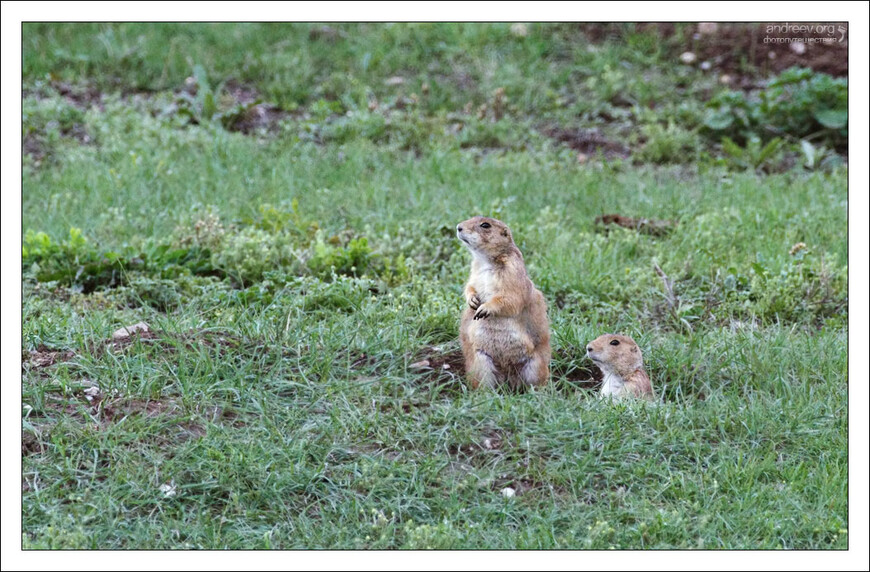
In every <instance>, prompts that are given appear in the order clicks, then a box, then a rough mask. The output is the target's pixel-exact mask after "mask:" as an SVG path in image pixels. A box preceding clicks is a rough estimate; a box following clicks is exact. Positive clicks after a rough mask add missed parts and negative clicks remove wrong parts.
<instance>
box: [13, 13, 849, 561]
mask: <svg viewBox="0 0 870 572" xmlns="http://www.w3.org/2000/svg"><path fill="white" fill-rule="evenodd" d="M331 26H332V25H331ZM332 28H333V31H334V32H335V33H336V34H337V35H336V36H335V37H334V38H329V37H325V36H323V35H320V36H317V34H315V36H316V37H312V36H310V35H309V30H311V29H319V26H314V25H311V26H309V25H305V26H293V27H286V26H284V27H280V26H273V25H239V26H219V25H192V26H187V25H186V26H184V27H180V26H177V25H176V26H172V25H165V26H164V25H160V26H157V25H152V26H148V25H116V26H110V25H74V26H70V25H48V24H45V25H26V26H25V27H24V87H25V90H26V94H25V98H24V101H23V108H24V136H25V141H26V143H25V149H28V148H29V147H28V143H27V141H30V144H31V145H33V147H32V148H33V149H36V151H35V152H33V153H26V154H25V158H24V174H23V188H24V193H23V197H22V199H23V227H24V229H25V230H28V229H29V230H31V231H34V232H44V233H45V237H44V239H42V238H41V239H35V238H33V237H34V236H35V235H33V234H31V235H30V238H29V239H28V240H29V241H30V242H28V243H27V244H28V245H29V246H28V249H29V250H28V252H27V253H25V254H26V256H25V258H24V260H25V265H24V268H23V270H24V283H23V288H24V305H23V309H22V311H23V324H24V326H23V335H22V340H23V341H22V345H23V348H22V349H23V350H24V352H25V356H24V357H23V369H22V399H23V403H24V412H23V415H22V427H23V442H22V455H23V474H22V487H23V491H24V492H23V498H24V501H23V515H22V516H23V529H24V537H23V544H24V546H25V548H102V549H106V548H167V549H168V548H194V547H196V548H236V549H241V548H245V549H258V548H506V549H510V548H593V549H607V548H611V547H614V548H623V549H628V548H733V549H764V548H798V549H820V548H833V549H845V548H846V546H847V542H848V531H847V530H846V528H847V522H848V518H847V517H848V515H847V502H846V492H847V484H848V483H847V474H848V464H847V417H846V415H847V405H848V402H847V397H846V392H845V391H844V387H845V384H846V382H847V381H848V373H847V354H846V343H847V333H848V328H847V324H848V315H847V310H846V305H847V302H848V298H847V288H846V281H847V278H848V256H847V247H848V244H847V239H846V232H845V229H846V220H847V219H846V216H847V215H846V200H847V194H846V193H847V178H848V172H847V170H846V168H845V167H842V166H835V167H834V168H831V169H818V170H811V169H809V168H803V167H801V166H800V164H798V165H796V166H793V165H792V166H789V165H788V164H787V162H786V163H784V164H783V165H782V166H780V167H777V168H773V169H768V170H758V171H756V170H754V169H750V170H744V169H742V168H736V167H735V166H734V165H733V164H732V163H729V162H728V161H727V160H724V159H723V158H722V157H720V156H719V154H718V152H717V148H716V146H715V145H716V144H715V142H713V143H711V142H710V140H709V139H706V138H705V137H706V135H703V131H702V130H701V128H700V127H699V125H700V117H701V115H702V112H703V109H704V99H703V93H704V90H705V89H712V86H714V85H715V81H713V80H711V79H710V78H709V77H708V76H706V75H704V74H702V73H700V72H698V71H697V70H694V69H688V68H685V67H684V66H675V65H674V64H673V63H669V62H671V58H672V56H671V54H670V52H669V47H668V44H667V42H662V41H657V40H656V39H655V38H651V37H650V36H649V35H647V34H645V33H640V32H637V33H635V32H633V31H631V30H629V31H628V32H627V34H626V38H628V39H627V40H625V41H621V42H614V43H603V44H600V45H597V46H596V49H595V50H594V51H592V50H589V49H588V46H589V44H588V42H586V41H584V40H583V38H582V34H581V33H580V32H579V31H578V30H576V29H575V28H571V27H566V26H551V27H547V26H540V25H532V26H530V28H529V35H528V36H526V37H524V38H521V37H518V36H515V35H513V34H512V33H511V32H510V26H509V25H488V26H476V25H458V26H429V25H419V26H404V25H394V26H380V25H359V26H332ZM367 54H368V55H367ZM581 56H582V57H581ZM197 64H198V65H201V66H203V68H204V69H205V70H207V73H208V76H209V81H210V82H211V83H212V84H213V86H212V87H215V86H218V85H219V84H220V83H221V82H223V81H225V80H227V79H230V78H233V79H235V80H238V81H241V82H245V83H250V84H251V85H254V86H255V87H256V89H257V90H258V91H259V93H260V95H261V97H262V98H263V100H265V101H268V102H271V103H273V104H275V105H276V106H277V107H279V108H281V109H283V110H284V111H285V112H287V113H288V115H287V116H286V117H285V118H284V119H283V120H282V121H281V122H280V123H279V124H278V125H277V126H275V128H274V129H272V130H270V131H261V132H257V133H254V134H253V135H244V134H242V133H237V132H232V131H230V130H227V129H224V128H222V127H221V125H220V124H219V123H218V122H210V121H208V120H198V121H197V122H195V123H191V122H190V121H188V119H187V118H186V117H185V116H183V115H181V114H179V113H178V112H177V106H178V98H177V97H176V96H175V95H174V94H173V93H172V91H173V90H178V89H181V87H182V86H183V84H184V80H185V78H186V77H188V76H190V75H192V73H193V71H192V70H193V67H194V65H197ZM625 70H628V71H625ZM636 71H637V72H642V73H643V74H645V76H644V77H645V79H644V78H643V77H640V74H639V73H635V72H636ZM394 75H402V76H403V77H405V83H404V84H402V86H401V87H399V88H396V87H395V86H387V85H385V83H384V81H385V80H386V79H387V78H389V77H391V76H394ZM466 76H467V77H470V78H472V79H473V81H471V80H468V79H467V78H466ZM462 78H466V79H465V80H463V79H462ZM63 82H67V83H69V84H71V85H72V89H73V92H74V93H85V92H87V90H97V91H99V92H101V93H103V94H105V95H104V96H103V98H102V100H101V101H100V104H99V105H91V106H87V105H83V104H81V103H80V102H78V101H76V100H75V97H71V96H69V94H68V93H67V94H66V95H65V94H64V91H63V88H61V87H59V86H61V84H62V83H63ZM423 83H428V84H429V85H430V88H429V94H428V96H426V97H424V95H423V92H422V90H421V86H422V84H423ZM577 85H581V86H583V89H585V90H587V91H585V92H584V93H583V96H582V97H581V96H578V95H577V93H576V92H577ZM498 87H505V89H506V92H507V94H508V97H509V103H510V104H511V105H514V106H516V107H515V108H514V109H512V110H509V111H508V112H507V116H506V118H504V119H502V120H501V121H493V118H492V116H491V114H490V115H487V116H486V117H484V118H480V119H479V118H477V117H476V111H472V112H471V113H465V112H464V111H463V107H464V106H465V104H466V102H467V101H472V102H473V103H474V106H475V109H476V106H478V105H479V104H481V103H483V102H489V103H490V104H491V103H492V97H493V95H492V93H493V91H494V90H495V89H496V88H498ZM76 90H78V91H76ZM139 90H146V91H147V92H148V93H147V94H145V95H142V94H140V95H137V96H134V95H131V93H132V92H134V91H139ZM218 91H219V90H218ZM411 93H415V94H417V96H418V99H417V101H418V103H416V104H412V105H408V106H405V107H401V106H399V107H394V106H393V103H389V102H391V101H394V100H396V99H397V98H398V97H410V94H411ZM572 94H573V95H572ZM650 94H655V95H656V96H657V101H656V105H655V106H654V107H647V106H645V104H644V101H645V99H644V98H649V97H650ZM621 98H628V99H630V100H632V101H634V102H635V103H631V104H629V105H626V104H623V103H620V101H621ZM372 100H377V101H378V102H379V104H383V105H381V106H380V107H377V108H376V109H369V107H368V102H369V101H372ZM336 102H338V104H337V105H336ZM385 102H386V103H385ZM230 105H231V104H230V103H228V102H220V103H219V107H220V108H221V109H222V110H226V109H227V108H228V107H229V106H230ZM173 106H175V107H173ZM291 112H292V113H291ZM348 112H350V114H349V115H348ZM488 113H491V110H490V112H488ZM614 114H615V117H614ZM679 118H682V119H679ZM693 121H694V122H696V123H695V124H692V122H693ZM456 125H461V126H462V128H461V129H457V128H456V127H455V126H456ZM553 125H561V126H566V127H570V128H581V127H587V126H590V125H592V126H596V127H598V128H600V130H601V132H602V133H604V134H605V136H606V137H608V138H611V139H613V140H616V141H624V142H626V145H627V146H629V147H632V149H631V151H630V153H628V154H626V155H627V156H622V157H608V158H602V157H595V156H594V153H590V155H592V156H591V157H590V159H589V160H588V161H585V162H578V160H577V151H576V150H571V149H568V148H566V147H565V146H563V145H560V144H559V143H558V142H557V141H555V140H553V139H551V138H549V137H548V136H547V135H546V128H547V127H550V126H553ZM650 125H661V126H668V127H661V128H658V129H656V128H650V127H649V126H650ZM644 126H647V127H644ZM631 132H644V133H647V134H648V135H650V136H654V137H657V138H658V139H656V140H655V144H654V145H652V144H650V146H649V147H642V148H646V151H645V152H641V153H635V150H634V147H638V146H642V145H643V143H642V142H641V141H640V140H636V141H634V143H632V139H631V137H632V135H631ZM687 133H688V134H687ZM84 134H86V135H87V138H85V137H84ZM668 137H674V140H673V141H670V140H665V141H663V140H662V139H661V138H668ZM28 138H30V139H28ZM647 144H649V143H648V142H647ZM681 155H686V156H687V158H685V159H681V160H671V158H673V157H675V156H681ZM767 171H771V172H769V173H768V172H767ZM613 212H615V213H621V214H625V215H630V216H643V217H651V218H656V219H667V220H674V221H678V224H677V225H676V226H675V227H674V228H673V229H672V230H671V231H670V232H669V233H667V234H665V235H662V236H652V235H648V234H643V233H638V232H635V231H632V230H626V229H621V228H615V229H611V230H610V231H609V232H606V231H605V230H604V229H602V228H600V227H598V226H596V224H595V222H594V219H595V217H596V216H598V215H600V214H603V213H613ZM474 214H489V215H495V216H498V217H499V218H501V219H502V220H505V221H506V222H507V223H508V224H509V225H510V226H511V228H512V229H513V231H514V235H515V238H516V240H517V243H518V245H519V246H520V248H521V249H522V251H523V253H524V255H525V257H526V260H527V263H528V267H529V272H530V274H531V276H532V278H533V280H534V281H535V283H536V285H538V287H540V288H541V289H542V291H543V292H544V294H545V296H546V297H547V299H548V302H549V305H550V320H551V325H552V333H553V353H554V357H553V364H552V369H553V380H552V383H551V384H550V385H549V386H547V387H546V388H544V389H542V390H538V391H533V392H527V393H521V394H513V393H506V392H495V391H470V390H469V389H468V388H467V387H466V385H465V383H464V381H463V379H462V378H461V376H458V375H456V374H455V369H453V368H451V369H450V370H446V371H445V370H442V371H436V372H428V373H420V372H418V371H416V370H414V369H412V368H409V365H411V364H412V363H414V362H416V361H419V360H420V359H423V357H429V358H438V359H440V358H441V357H443V355H447V356H448V357H455V354H456V350H457V349H458V340H457V329H458V321H459V313H460V310H461V306H462V294H461V292H462V286H463V281H464V279H465V277H466V275H467V272H468V263H469V257H468V254H467V252H466V251H464V250H463V249H462V247H461V245H460V244H459V243H458V241H457V240H456V239H455V237H454V236H453V233H452V229H453V227H454V226H455V224H456V223H457V222H458V221H461V220H464V219H466V218H468V217H469V216H472V215H474ZM71 228H77V229H81V234H82V236H83V237H84V239H85V240H84V241H82V240H80V239H74V238H71V237H70V229H71ZM73 236H75V233H74V235H73ZM800 242H803V243H805V245H806V247H805V248H797V249H793V247H794V246H795V245H796V244H797V243H800ZM165 246H170V247H171V248H172V249H174V250H172V251H169V252H179V253H182V254H179V255H178V257H176V258H172V257H171V256H168V255H167V251H166V249H165V248H164V249H163V250H161V248H162V247H165ZM790 250H792V252H791V253H790ZM107 253H115V254H114V255H113V256H117V257H120V258H119V260H120V259H123V260H124V261H125V262H124V263H123V264H121V263H120V262H118V261H117V260H115V259H114V258H112V257H111V256H110V255H108V254H107ZM140 253H141V254H140ZM185 256H186V257H187V258H184V257H185ZM111 260H115V262H112V261H111ZM88 264H90V265H91V266H87V265H88ZM655 264H658V265H659V266H660V267H661V268H662V269H663V270H664V272H665V273H666V274H667V275H668V276H669V277H670V279H671V280H673V282H674V294H675V300H673V302H674V303H673V305H671V304H670V303H669V302H668V298H667V296H666V292H665V290H664V288H663V285H662V280H661V279H660V278H659V276H657V275H656V272H655V270H654V267H655ZM86 266H87V268H96V270H93V274H92V275H88V274H87V272H91V270H88V271H87V272H85V271H82V272H78V271H77V269H78V268H80V267H81V268H85V267H86ZM70 268H72V270H69V269H70ZM58 269H64V270H63V272H61V273H60V274H56V275H55V276H54V278H56V279H57V281H48V282H46V281H40V277H41V276H42V277H45V276H47V275H48V274H50V273H51V272H54V271H57V270H58ZM88 276H90V279H89V280H90V281H87V280H86V279H87V278H88ZM139 321H145V322H146V323H147V324H149V326H150V327H151V333H150V334H149V335H147V336H144V337H143V338H141V339H133V340H124V341H121V342H115V343H112V342H111V341H110V340H111V338H112V332H114V331H115V330H116V329H118V328H120V327H121V326H125V325H129V324H133V323H136V322H139ZM608 331H610V332H613V331H620V332H623V333H627V334H630V335H632V336H634V337H635V338H636V339H637V340H638V342H639V343H640V345H641V347H642V349H643V352H644V356H645V361H646V365H647V367H648V370H649V371H650V374H651V377H652V379H653V383H654V386H655V387H656V389H657V392H658V394H659V395H660V396H661V400H660V403H659V404H657V405H653V406H650V405H646V404H640V403H638V404H626V405H613V404H609V403H603V402H600V401H599V400H597V399H596V396H595V394H594V391H593V390H590V389H589V388H588V387H589V384H588V383H584V380H585V379H586V378H588V375H586V374H585V373H584V372H587V371H588V368H590V367H591V364H590V363H589V362H587V360H586V359H585V358H584V357H583V354H584V351H583V348H584V347H585V344H586V342H587V341H589V340H591V339H593V338H594V337H596V336H598V335H599V334H601V333H603V332H608ZM31 350H34V351H37V350H38V352H39V353H38V354H37V357H38V358H39V359H47V360H48V361H49V362H52V363H51V365H46V363H47V362H41V363H36V362H32V360H34V359H37V358H31V357H29V354H28V352H30V351H31ZM51 352H54V353H51ZM46 356H48V358H46ZM94 386H96V387H98V390H94V389H93V387H94ZM86 392H87V393H86ZM89 395H90V397H91V398H92V399H90V400H89V399H88V396H89ZM94 395H96V397H94ZM506 487H510V488H513V489H514V490H515V491H516V492H517V494H516V495H515V496H514V497H512V498H507V497H505V496H504V495H503V494H502V492H501V491H502V489H504V488H506Z"/></svg>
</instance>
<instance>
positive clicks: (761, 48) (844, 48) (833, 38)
mask: <svg viewBox="0 0 870 572" xmlns="http://www.w3.org/2000/svg"><path fill="white" fill-rule="evenodd" d="M785 24H786V22H769V23H758V24H743V23H735V24H713V25H710V24H706V25H704V24H698V25H695V31H694V33H692V34H691V35H688V36H687V38H686V40H685V42H684V44H683V47H684V48H685V50H686V51H691V52H692V53H694V54H696V56H697V58H698V60H697V61H699V62H705V61H706V62H710V64H711V65H712V67H713V68H714V69H716V70H719V71H720V72H726V73H730V74H735V75H738V76H739V75H743V74H746V73H747V72H750V71H751V70H750V69H748V67H747V66H751V67H753V68H755V69H756V70H757V73H759V74H760V75H762V76H767V75H772V74H778V73H780V72H782V71H784V70H786V69H788V68H790V67H793V66H799V67H806V68H810V69H812V70H814V71H817V72H823V73H826V74H830V75H832V76H836V77H842V76H846V75H848V74H849V32H848V24H847V23H845V22H841V23H835V22H826V23H823V22H814V23H810V22H802V23H800V24H797V25H799V26H812V27H813V29H814V30H824V31H822V32H821V33H819V32H810V33H806V32H804V31H795V30H791V31H782V30H781V27H782V26H784V25H785ZM790 25H794V24H790ZM841 28H842V31H841ZM829 30H832V31H829ZM841 36H842V38H843V40H842V41H839V40H840V38H841ZM794 38H808V39H809V40H810V41H803V42H792V41H787V40H791V39H794ZM828 39H830V41H826V40H828ZM820 40H824V41H820Z"/></svg>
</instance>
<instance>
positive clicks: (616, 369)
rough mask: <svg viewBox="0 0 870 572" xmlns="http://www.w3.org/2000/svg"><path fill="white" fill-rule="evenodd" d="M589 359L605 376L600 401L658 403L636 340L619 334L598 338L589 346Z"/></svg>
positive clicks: (587, 353)
mask: <svg viewBox="0 0 870 572" xmlns="http://www.w3.org/2000/svg"><path fill="white" fill-rule="evenodd" d="M586 355H588V356H589V359H591V360H592V361H593V362H595V365H597V366H598V367H600V368H601V371H602V372H603V373H604V385H602V386H601V397H612V398H613V399H616V400H620V399H624V398H626V397H640V398H643V399H647V400H650V401H652V400H653V399H655V395H654V394H653V388H652V383H651V382H650V380H649V375H647V373H646V371H645V370H644V369H643V356H642V355H641V352H640V348H639V347H638V345H637V344H636V343H635V341H634V340H633V339H631V338H630V337H628V336H620V335H618V334H604V335H603V336H598V337H597V338H595V339H594V340H592V341H591V342H589V345H587V346H586Z"/></svg>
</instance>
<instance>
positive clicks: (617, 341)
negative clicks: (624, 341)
mask: <svg viewBox="0 0 870 572" xmlns="http://www.w3.org/2000/svg"><path fill="white" fill-rule="evenodd" d="M610 345H611V346H618V345H619V340H610Z"/></svg>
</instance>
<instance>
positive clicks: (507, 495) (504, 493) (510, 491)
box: [501, 487, 517, 498]
mask: <svg viewBox="0 0 870 572" xmlns="http://www.w3.org/2000/svg"><path fill="white" fill-rule="evenodd" d="M516 494H517V491H516V490H514V489H512V488H510V487H505V488H503V489H502V490H501V495H502V496H503V497H505V498H512V497H513V496H515V495H516Z"/></svg>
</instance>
